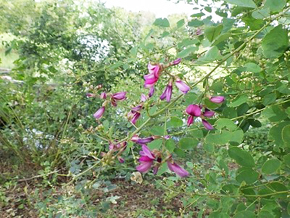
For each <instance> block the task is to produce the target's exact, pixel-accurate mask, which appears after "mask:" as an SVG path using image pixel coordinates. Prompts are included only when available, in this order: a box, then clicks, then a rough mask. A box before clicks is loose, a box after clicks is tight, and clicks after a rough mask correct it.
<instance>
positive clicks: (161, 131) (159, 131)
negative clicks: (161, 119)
mask: <svg viewBox="0 0 290 218" xmlns="http://www.w3.org/2000/svg"><path fill="white" fill-rule="evenodd" d="M150 132H151V134H152V135H162V136H163V135H164V129H163V128H162V127H160V126H153V127H152V128H151V129H150Z"/></svg>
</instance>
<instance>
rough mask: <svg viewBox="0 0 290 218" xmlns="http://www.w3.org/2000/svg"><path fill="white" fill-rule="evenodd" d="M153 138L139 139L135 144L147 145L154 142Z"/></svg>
mask: <svg viewBox="0 0 290 218" xmlns="http://www.w3.org/2000/svg"><path fill="white" fill-rule="evenodd" d="M154 139H155V138H154V136H150V137H147V138H139V139H138V140H137V141H136V143H138V144H140V145H144V144H147V143H150V142H152V141H153V140H154Z"/></svg>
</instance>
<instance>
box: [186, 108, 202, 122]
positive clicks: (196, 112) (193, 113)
mask: <svg viewBox="0 0 290 218" xmlns="http://www.w3.org/2000/svg"><path fill="white" fill-rule="evenodd" d="M185 111H186V113H187V114H188V115H189V117H188V119H187V126H190V125H191V124H193V122H194V117H199V116H201V109H200V107H199V105H197V104H190V105H188V106H187V108H186V110H185Z"/></svg>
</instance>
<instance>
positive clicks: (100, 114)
mask: <svg viewBox="0 0 290 218" xmlns="http://www.w3.org/2000/svg"><path fill="white" fill-rule="evenodd" d="M104 112H105V107H104V106H102V107H101V108H100V109H99V110H97V112H96V113H94V118H96V119H100V118H101V117H102V116H103V114H104Z"/></svg>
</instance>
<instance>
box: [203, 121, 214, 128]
mask: <svg viewBox="0 0 290 218" xmlns="http://www.w3.org/2000/svg"><path fill="white" fill-rule="evenodd" d="M202 124H203V125H204V127H205V128H206V129H207V130H212V129H214V128H213V126H212V125H211V124H210V123H209V122H207V121H206V120H202Z"/></svg>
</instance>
